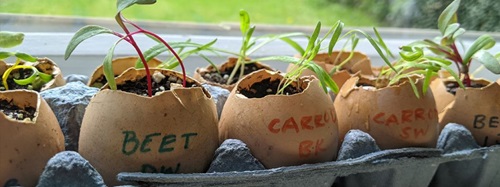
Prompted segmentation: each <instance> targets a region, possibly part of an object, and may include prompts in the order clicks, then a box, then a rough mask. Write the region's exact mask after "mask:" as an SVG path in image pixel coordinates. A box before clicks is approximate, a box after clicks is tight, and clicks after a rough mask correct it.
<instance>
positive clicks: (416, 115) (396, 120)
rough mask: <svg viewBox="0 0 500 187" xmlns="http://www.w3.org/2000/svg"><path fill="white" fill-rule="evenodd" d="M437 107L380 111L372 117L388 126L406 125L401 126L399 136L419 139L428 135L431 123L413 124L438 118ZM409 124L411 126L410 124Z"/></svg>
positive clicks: (377, 122)
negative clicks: (391, 111)
mask: <svg viewBox="0 0 500 187" xmlns="http://www.w3.org/2000/svg"><path fill="white" fill-rule="evenodd" d="M437 115H438V112H437V109H435V108H432V109H427V110H426V109H423V108H416V109H405V110H401V111H400V112H397V113H385V112H379V113H377V114H376V115H374V116H373V117H372V121H373V122H374V123H375V124H379V125H383V126H386V127H391V126H399V125H405V126H402V127H401V128H400V131H399V137H401V138H402V139H418V138H421V137H424V136H426V135H427V133H428V131H429V125H427V126H425V127H421V126H412V124H414V123H416V122H418V121H426V120H433V119H437ZM408 125H409V126H408Z"/></svg>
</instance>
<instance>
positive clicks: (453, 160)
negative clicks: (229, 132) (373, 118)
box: [117, 124, 500, 187]
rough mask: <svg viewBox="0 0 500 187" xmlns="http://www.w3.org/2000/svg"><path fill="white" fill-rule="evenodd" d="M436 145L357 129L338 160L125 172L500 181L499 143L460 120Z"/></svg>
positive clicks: (223, 178) (287, 181) (293, 181)
mask: <svg viewBox="0 0 500 187" xmlns="http://www.w3.org/2000/svg"><path fill="white" fill-rule="evenodd" d="M437 144H438V145H437V148H435V149H434V148H402V149H392V150H379V149H378V147H377V145H376V143H375V141H374V140H373V139H372V138H371V137H370V136H369V135H368V134H366V133H364V132H361V131H358V130H352V131H350V132H349V133H348V134H347V135H346V137H345V141H344V143H343V144H342V146H341V148H340V151H339V156H338V159H337V161H331V162H325V163H317V164H304V165H300V166H289V167H280V168H273V169H261V170H253V171H225V172H212V173H192V174H149V173H125V172H124V173H120V174H118V176H117V177H118V180H120V181H123V182H125V183H129V184H132V185H147V186H395V187H396V186H397V187H400V186H415V187H418V186H467V187H469V186H500V146H491V147H482V148H481V147H479V146H478V145H477V144H476V143H475V141H474V138H473V137H472V135H471V133H470V132H469V131H468V130H467V129H465V128H464V127H463V126H461V125H457V124H448V125H447V126H446V127H445V128H444V129H443V131H442V133H441V135H440V137H439V140H438V143H437Z"/></svg>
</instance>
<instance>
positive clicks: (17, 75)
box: [0, 69, 44, 92]
mask: <svg viewBox="0 0 500 187" xmlns="http://www.w3.org/2000/svg"><path fill="white" fill-rule="evenodd" d="M39 71H40V70H39ZM31 74H33V70H31V69H15V70H13V71H12V72H10V74H9V77H7V85H8V86H9V90H17V89H27V90H34V91H37V92H39V91H40V90H41V89H42V86H43V84H44V83H43V82H42V81H41V80H35V81H33V84H27V85H18V84H16V83H15V82H14V79H26V78H28V77H30V76H31ZM2 81H3V80H2V77H0V91H4V90H6V89H5V87H4V86H3V84H2V83H1V82H2Z"/></svg>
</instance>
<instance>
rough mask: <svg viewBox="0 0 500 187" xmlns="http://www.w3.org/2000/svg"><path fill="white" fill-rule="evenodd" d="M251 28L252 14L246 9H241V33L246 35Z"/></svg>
mask: <svg viewBox="0 0 500 187" xmlns="http://www.w3.org/2000/svg"><path fill="white" fill-rule="evenodd" d="M249 28H250V15H249V14H248V12H247V11H245V10H240V31H241V35H242V36H245V34H247V31H248V29H249Z"/></svg>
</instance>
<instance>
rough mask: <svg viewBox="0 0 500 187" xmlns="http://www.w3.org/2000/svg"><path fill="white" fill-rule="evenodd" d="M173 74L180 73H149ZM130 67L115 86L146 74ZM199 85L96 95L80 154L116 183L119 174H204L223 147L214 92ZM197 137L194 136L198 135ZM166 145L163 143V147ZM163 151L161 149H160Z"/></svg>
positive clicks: (86, 119) (105, 91)
mask: <svg viewBox="0 0 500 187" xmlns="http://www.w3.org/2000/svg"><path fill="white" fill-rule="evenodd" d="M155 71H157V72H161V73H162V74H164V75H166V76H167V77H169V76H176V77H179V78H182V74H180V73H177V72H174V71H170V70H164V69H151V72H155ZM145 74H146V73H145V70H144V69H139V70H137V69H134V68H130V69H128V70H127V71H125V72H124V73H123V74H122V75H120V76H119V77H117V78H116V82H117V84H121V83H123V82H125V81H126V80H136V79H140V78H142V77H144V76H145ZM187 81H189V82H194V83H195V84H196V85H197V86H199V87H190V88H176V89H174V90H170V91H165V92H161V93H160V94H158V95H155V96H153V97H147V96H139V95H136V94H132V93H127V92H124V91H119V90H109V89H106V88H107V85H105V86H104V88H103V90H101V91H100V92H98V93H97V94H96V95H95V96H94V97H93V98H92V100H91V101H90V103H89V105H88V106H87V109H86V112H85V115H84V117H83V121H82V128H81V132H80V141H79V152H80V154H81V155H82V156H83V157H84V158H86V159H87V160H88V161H89V162H90V163H91V164H92V165H93V166H94V167H95V168H96V169H97V171H99V173H100V174H101V175H102V176H103V179H104V180H105V182H106V184H108V185H117V184H119V183H118V182H117V181H116V176H117V174H118V173H120V172H155V171H156V172H168V169H169V168H171V171H173V172H176V173H196V172H205V171H206V170H207V169H208V167H209V165H210V163H211V161H212V159H213V156H214V152H215V149H217V147H218V146H219V141H218V131H217V123H218V120H217V111H216V108H215V104H214V102H213V101H212V100H211V96H210V94H209V93H208V92H207V91H206V90H205V89H204V88H202V87H201V85H200V84H199V83H198V82H196V81H195V80H193V79H191V78H188V80H187ZM194 134H195V135H194ZM162 144H163V145H162ZM160 150H161V151H160Z"/></svg>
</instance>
